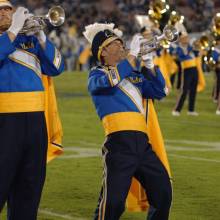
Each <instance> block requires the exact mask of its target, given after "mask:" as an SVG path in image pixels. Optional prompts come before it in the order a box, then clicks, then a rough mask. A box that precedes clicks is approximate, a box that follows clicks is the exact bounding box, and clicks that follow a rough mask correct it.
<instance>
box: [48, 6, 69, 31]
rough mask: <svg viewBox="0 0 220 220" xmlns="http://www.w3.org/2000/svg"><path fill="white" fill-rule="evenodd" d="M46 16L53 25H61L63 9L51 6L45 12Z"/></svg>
mask: <svg viewBox="0 0 220 220" xmlns="http://www.w3.org/2000/svg"><path fill="white" fill-rule="evenodd" d="M47 18H48V20H49V22H50V23H51V24H52V25H53V26H55V27H58V26H61V25H62V24H63V23H64V21H65V11H64V9H63V8H62V7H60V6H55V7H52V8H51V9H50V10H49V12H48V14H47Z"/></svg>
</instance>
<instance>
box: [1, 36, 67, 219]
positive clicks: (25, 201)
mask: <svg viewBox="0 0 220 220" xmlns="http://www.w3.org/2000/svg"><path fill="white" fill-rule="evenodd" d="M63 69H64V62H63V59H62V56H61V54H60V52H59V51H58V50H57V49H56V48H55V46H54V45H53V44H52V43H51V42H50V41H49V40H48V39H47V40H46V42H45V48H42V47H41V45H40V43H39V41H38V39H37V38H36V37H35V36H25V35H18V36H17V37H16V39H15V41H13V42H11V40H10V39H9V36H8V33H7V32H4V33H3V34H2V35H0V125H1V126H0V139H1V147H0V180H1V181H0V212H1V210H2V208H3V206H4V204H5V202H6V201H7V203H8V219H10V220H20V219H22V220H35V219H36V218H37V210H38V206H39V202H40V197H41V192H42V189H43V185H44V180H45V175H46V157H47V145H48V137H47V126H46V122H45V92H44V86H43V83H42V76H43V75H47V76H56V75H59V74H60V73H61V72H62V71H63Z"/></svg>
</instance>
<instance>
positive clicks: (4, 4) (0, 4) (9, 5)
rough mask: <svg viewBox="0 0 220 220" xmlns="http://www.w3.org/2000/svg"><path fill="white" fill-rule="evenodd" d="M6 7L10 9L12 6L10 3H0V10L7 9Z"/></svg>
mask: <svg viewBox="0 0 220 220" xmlns="http://www.w3.org/2000/svg"><path fill="white" fill-rule="evenodd" d="M7 6H8V7H10V8H12V4H11V3H10V2H0V8H1V7H7Z"/></svg>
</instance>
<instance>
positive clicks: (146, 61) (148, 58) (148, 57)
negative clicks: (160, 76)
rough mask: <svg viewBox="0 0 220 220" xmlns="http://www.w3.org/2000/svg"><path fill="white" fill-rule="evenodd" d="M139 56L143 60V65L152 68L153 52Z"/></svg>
mask: <svg viewBox="0 0 220 220" xmlns="http://www.w3.org/2000/svg"><path fill="white" fill-rule="evenodd" d="M141 58H142V60H143V62H144V65H145V67H147V68H148V69H152V68H154V60H153V52H151V53H147V54H145V55H143V56H142V57H141Z"/></svg>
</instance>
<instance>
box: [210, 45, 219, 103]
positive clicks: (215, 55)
mask: <svg viewBox="0 0 220 220" xmlns="http://www.w3.org/2000/svg"><path fill="white" fill-rule="evenodd" d="M212 57H213V60H214V61H215V63H216V68H215V74H216V82H215V86H214V91H213V98H214V100H216V101H217V100H218V99H219V93H220V67H219V62H220V49H219V48H217V47H215V49H214V50H213V51H212Z"/></svg>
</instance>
